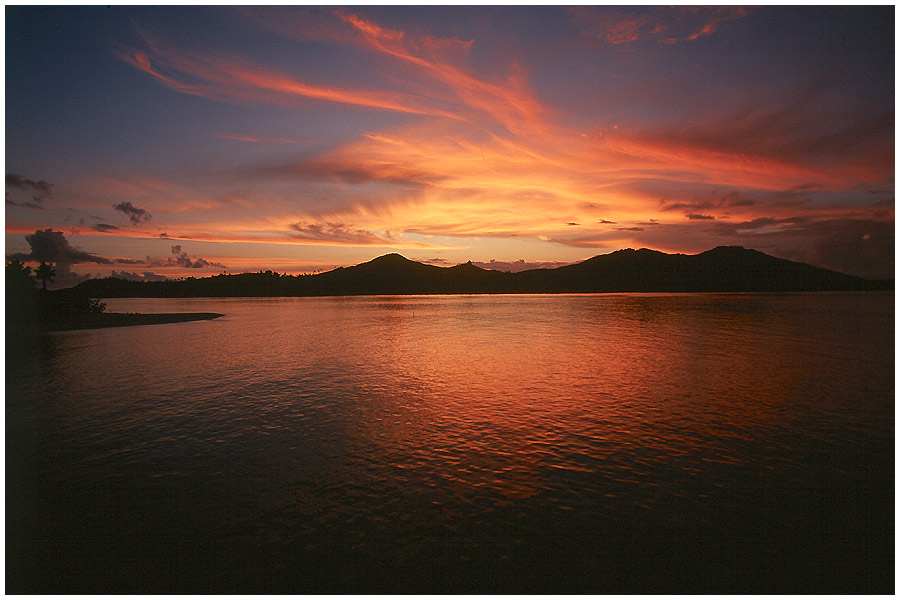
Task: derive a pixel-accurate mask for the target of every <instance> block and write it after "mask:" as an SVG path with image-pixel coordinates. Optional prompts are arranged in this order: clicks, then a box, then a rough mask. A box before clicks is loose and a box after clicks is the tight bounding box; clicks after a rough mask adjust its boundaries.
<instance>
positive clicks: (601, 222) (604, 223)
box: [597, 219, 616, 225]
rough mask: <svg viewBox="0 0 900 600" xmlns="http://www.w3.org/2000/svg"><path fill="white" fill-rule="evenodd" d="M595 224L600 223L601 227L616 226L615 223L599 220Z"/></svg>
mask: <svg viewBox="0 0 900 600" xmlns="http://www.w3.org/2000/svg"><path fill="white" fill-rule="evenodd" d="M597 222H598V223H600V224H601V225H615V224H616V222H615V221H607V220H606V219H600V220H599V221H597Z"/></svg>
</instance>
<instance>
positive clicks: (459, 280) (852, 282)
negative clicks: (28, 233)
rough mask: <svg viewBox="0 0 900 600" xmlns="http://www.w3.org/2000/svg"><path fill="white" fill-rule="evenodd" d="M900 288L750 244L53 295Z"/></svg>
mask: <svg viewBox="0 0 900 600" xmlns="http://www.w3.org/2000/svg"><path fill="white" fill-rule="evenodd" d="M893 289H894V282H893V280H869V279H863V278H861V277H855V276H852V275H845V274H843V273H838V272H836V271H830V270H827V269H821V268H818V267H814V266H812V265H808V264H804V263H798V262H793V261H789V260H785V259H781V258H776V257H773V256H769V255H767V254H764V253H762V252H759V251H756V250H748V249H746V248H743V247H740V246H719V247H717V248H714V249H712V250H708V251H706V252H702V253H700V254H696V255H687V254H666V253H663V252H658V251H655V250H647V249H641V250H631V249H627V250H618V251H616V252H612V253H610V254H604V255H600V256H595V257H594V258H591V259H588V260H585V261H584V262H580V263H577V264H573V265H568V266H564V267H559V268H555V269H532V270H529V271H521V272H518V273H509V272H502V271H493V270H487V269H481V268H479V267H476V266H475V265H473V264H471V263H466V264H461V265H457V266H455V267H436V266H433V265H427V264H423V263H419V262H415V261H412V260H408V259H406V258H404V257H403V256H400V255H399V254H387V255H384V256H381V257H378V258H376V259H374V260H371V261H369V262H366V263H362V264H359V265H355V266H352V267H342V268H338V269H334V270H333V271H328V272H325V273H319V274H316V275H297V276H292V275H283V274H279V273H275V272H272V271H266V272H264V273H242V274H235V275H214V276H211V277H203V278H193V277H189V278H187V279H180V280H169V281H126V280H123V279H115V278H106V279H92V280H89V281H85V282H82V283H80V284H79V285H77V286H75V287H73V288H68V289H63V290H57V291H55V292H52V293H53V294H58V295H60V296H63V297H89V298H128V297H137V298H191V297H236V296H237V297H271V296H352V295H392V294H532V293H541V294H562V293H604V292H803V291H863V290H893Z"/></svg>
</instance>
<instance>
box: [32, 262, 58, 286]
mask: <svg viewBox="0 0 900 600" xmlns="http://www.w3.org/2000/svg"><path fill="white" fill-rule="evenodd" d="M34 276H35V277H37V278H38V279H40V280H41V283H42V284H43V287H44V290H46V289H47V282H48V281H49V282H50V283H53V278H54V277H56V270H55V269H54V268H53V266H52V265H48V264H47V263H45V262H43V261H42V262H41V264H40V266H38V268H37V269H35V270H34Z"/></svg>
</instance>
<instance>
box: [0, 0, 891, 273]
mask: <svg viewBox="0 0 900 600" xmlns="http://www.w3.org/2000/svg"><path fill="white" fill-rule="evenodd" d="M5 23H6V27H5V33H6V65H5V66H6V111H5V118H6V211H5V226H6V255H7V258H8V259H9V258H16V259H20V260H27V261H31V262H30V263H29V264H35V263H36V262H39V261H41V260H47V261H48V262H53V263H55V264H56V265H57V281H56V285H57V286H62V285H72V284H74V283H77V282H78V281H80V280H81V279H84V278H87V277H89V276H93V277H97V276H104V277H105V276H108V275H110V274H113V275H116V276H123V277H127V278H132V279H157V278H162V277H169V278H172V277H184V276H197V277H199V276H205V275H210V274H217V273H223V272H226V273H239V272H245V271H260V270H269V269H271V270H276V271H278V272H284V273H301V272H318V271H322V270H328V269H332V268H334V267H337V266H346V265H352V264H358V263H361V262H365V261H367V260H371V259H372V258H375V257H377V256H380V255H383V254H387V253H390V252H397V253H400V254H402V255H404V256H406V257H407V258H410V259H413V260H418V261H422V262H427V263H430V264H435V265H439V266H452V265H454V264H459V263H463V262H466V261H472V262H473V263H475V264H477V265H479V266H484V267H487V268H496V269H500V270H522V269H525V268H534V267H554V266H559V265H562V264H568V263H572V262H577V261H581V260H585V259H587V258H590V257H592V256H596V255H598V254H606V253H609V252H612V251H615V250H618V249H621V248H651V249H654V250H659V251H663V252H668V253H686V254H696V253H698V252H702V251H705V250H708V249H710V248H713V247H716V246H721V245H739V246H744V247H747V248H753V249H756V250H760V251H762V252H766V253H768V254H772V255H774V256H779V257H782V258H787V259H790V260H799V261H803V262H808V263H810V264H814V265H816V266H820V267H825V268H829V269H835V270H838V271H842V272H845V273H850V274H854V275H861V276H864V277H878V278H882V277H893V271H894V7H893V6H892V5H887V6H874V7H872V6H870V7H831V6H818V7H817V6H804V7H793V8H791V7H777V6H765V7H750V8H744V7H739V6H701V7H687V6H645V7H634V6H572V7H537V6H526V7H509V6H500V7H496V6H467V7H461V6H445V7H415V6H398V7H376V6H350V7H338V6H318V7H313V6H300V7H287V6H274V7H241V6H223V7H193V8H184V7H143V8H142V7H128V6H118V7H116V6H113V7H107V6H88V7H64V6H49V7H24V6H7V7H6V8H5Z"/></svg>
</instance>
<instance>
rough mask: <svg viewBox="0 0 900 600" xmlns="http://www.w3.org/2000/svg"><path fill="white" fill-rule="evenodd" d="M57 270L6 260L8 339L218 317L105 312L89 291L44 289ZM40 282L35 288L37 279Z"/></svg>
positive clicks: (44, 265)
mask: <svg viewBox="0 0 900 600" xmlns="http://www.w3.org/2000/svg"><path fill="white" fill-rule="evenodd" d="M55 275H56V273H55V271H54V270H53V268H52V266H50V265H47V264H46V263H43V262H42V263H41V264H40V266H39V267H38V268H37V269H35V270H34V273H32V269H31V267H28V266H26V265H25V264H24V263H22V262H21V261H17V260H11V261H8V262H7V263H6V334H7V339H10V338H16V337H18V336H22V335H28V334H31V333H34V332H40V331H65V330H71V329H94V328H100V327H124V326H130V325H154V324H161V323H175V322H183V321H197V320H201V319H215V318H217V317H221V316H222V315H221V314H219V313H176V314H137V313H107V312H105V311H106V304H104V303H103V302H100V300H99V299H98V298H97V297H96V296H90V295H88V294H85V293H82V292H81V291H79V292H78V293H71V292H65V293H60V292H62V290H57V291H56V292H52V291H48V290H47V289H46V284H47V281H48V280H50V281H52V277H53V276H55ZM38 279H40V280H41V282H42V284H43V286H42V287H41V288H37V287H36V286H37V280H38Z"/></svg>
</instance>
